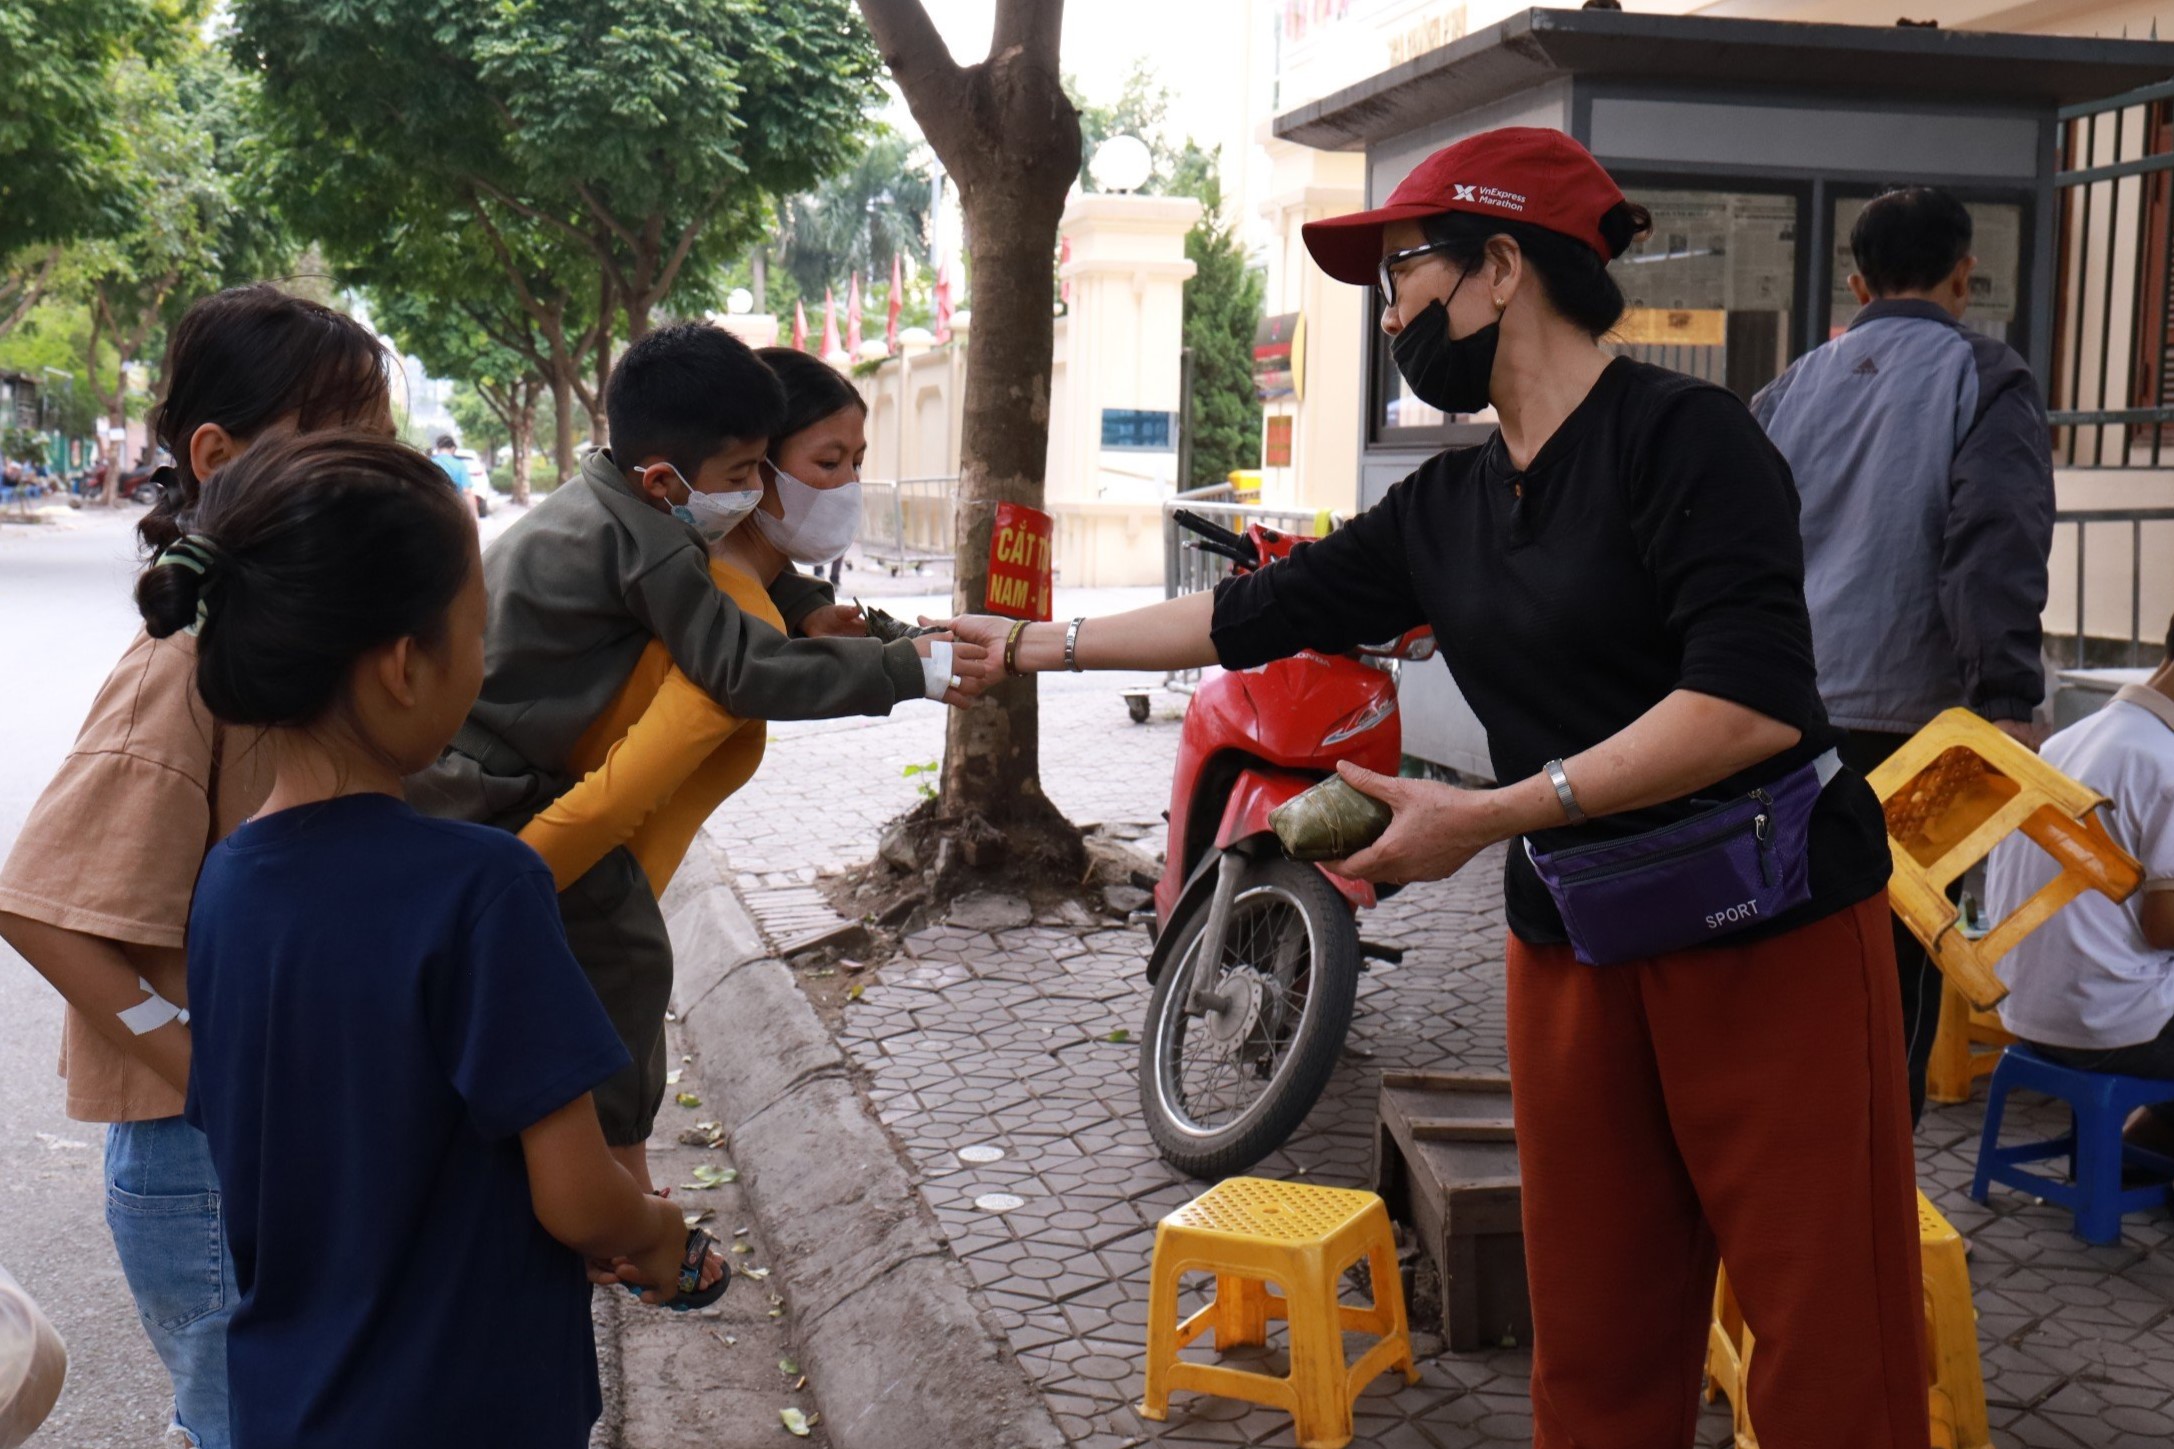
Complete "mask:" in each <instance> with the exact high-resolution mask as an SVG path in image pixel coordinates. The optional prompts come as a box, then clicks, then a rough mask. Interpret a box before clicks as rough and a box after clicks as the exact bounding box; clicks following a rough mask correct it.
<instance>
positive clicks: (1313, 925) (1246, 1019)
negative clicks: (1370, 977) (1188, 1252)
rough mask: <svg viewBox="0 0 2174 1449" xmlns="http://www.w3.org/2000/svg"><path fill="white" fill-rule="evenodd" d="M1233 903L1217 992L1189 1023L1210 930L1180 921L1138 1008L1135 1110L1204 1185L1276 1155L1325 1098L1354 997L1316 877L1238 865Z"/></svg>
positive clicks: (1339, 906) (1340, 919)
mask: <svg viewBox="0 0 2174 1449" xmlns="http://www.w3.org/2000/svg"><path fill="white" fill-rule="evenodd" d="M1243 869H1244V872H1245V873H1244V875H1243V876H1242V877H1241V878H1240V880H1239V882H1238V889H1237V893H1236V895H1235V897H1234V898H1233V899H1232V902H1231V911H1230V925H1229V927H1228V929H1227V930H1226V931H1225V932H1224V936H1223V951H1222V960H1221V962H1220V963H1218V972H1217V977H1216V984H1215V988H1214V989H1215V991H1216V993H1217V995H1218V996H1219V997H1220V998H1221V999H1222V1002H1223V1005H1222V1006H1221V1007H1219V1008H1218V1009H1216V1010H1212V1011H1208V1012H1206V1013H1203V1014H1201V1015H1197V1016H1196V1015H1192V1014H1189V1013H1188V1012H1187V1011H1186V1009H1185V1007H1186V998H1187V996H1188V995H1189V991H1188V983H1189V982H1190V981H1191V980H1192V977H1193V970H1194V966H1195V963H1196V960H1197V958H1198V956H1199V953H1200V948H1201V936H1202V935H1203V934H1204V933H1205V931H1206V929H1207V924H1208V902H1207V899H1206V898H1205V897H1202V898H1201V899H1200V900H1198V901H1197V902H1196V903H1195V904H1194V906H1193V908H1192V909H1191V910H1190V912H1189V913H1188V914H1187V915H1186V916H1185V917H1184V918H1182V919H1180V920H1177V921H1174V922H1172V923H1171V929H1172V930H1173V931H1175V932H1177V933H1178V934H1177V939H1176V940H1175V942H1174V943H1173V949H1172V951H1171V953H1170V957H1169V961H1168V964H1166V965H1165V966H1164V968H1163V973H1162V976H1161V977H1160V979H1158V980H1157V981H1156V983H1155V992H1154V995H1153V996H1152V997H1150V998H1149V1000H1148V1007H1147V1025H1146V1027H1145V1029H1144V1030H1143V1031H1142V1033H1141V1037H1140V1107H1141V1111H1142V1113H1143V1114H1144V1115H1145V1116H1146V1118H1147V1130H1148V1133H1149V1135H1150V1136H1152V1137H1153V1138H1154V1139H1155V1146H1156V1147H1157V1148H1158V1149H1160V1150H1161V1152H1162V1155H1163V1158H1164V1160H1166V1161H1167V1162H1169V1163H1170V1165H1171V1166H1173V1167H1176V1168H1179V1169H1180V1170H1182V1171H1184V1172H1187V1173H1190V1174H1192V1175H1193V1176H1194V1177H1201V1178H1222V1177H1228V1176H1230V1175H1231V1174H1233V1173H1238V1172H1243V1171H1244V1170H1245V1169H1247V1168H1249V1167H1251V1166H1252V1165H1253V1164H1254V1163H1256V1162H1258V1161H1260V1160H1261V1159H1262V1158H1263V1157H1266V1156H1267V1155H1268V1154H1269V1153H1271V1152H1273V1151H1275V1150H1276V1149H1277V1148H1278V1147H1280V1146H1282V1145H1283V1143H1284V1141H1285V1140H1286V1139H1287V1138H1289V1137H1290V1135H1291V1134H1292V1133H1293V1132H1296V1131H1297V1130H1298V1127H1299V1124H1300V1123H1301V1122H1303V1121H1305V1120H1306V1114H1307V1113H1308V1112H1310V1111H1312V1110H1313V1105H1314V1103H1315V1101H1317V1100H1318V1099H1319V1098H1320V1096H1321V1090H1322V1088H1324V1087H1325V1086H1327V1085H1328V1080H1329V1073H1330V1072H1332V1071H1333V1070H1335V1067H1336V1057H1337V1054H1338V1053H1339V1052H1340V1051H1341V1050H1342V1049H1343V1044H1344V1033H1345V1032H1346V1031H1348V1030H1349V1029H1350V1026H1351V1003H1352V999H1353V997H1354V996H1355V995H1356V994H1357V992H1358V985H1359V933H1358V928H1357V926H1356V925H1355V924H1354V923H1353V921H1352V915H1351V907H1350V906H1349V905H1347V904H1346V903H1345V901H1344V898H1343V897H1342V896H1341V895H1339V894H1337V891H1336V888H1335V887H1334V886H1332V885H1330V884H1329V883H1328V881H1327V880H1326V879H1325V878H1324V877H1323V876H1322V874H1321V872H1320V871H1319V870H1317V869H1315V868H1314V867H1313V866H1310V865H1304V864H1300V863H1299V862H1296V861H1291V860H1285V859H1282V858H1280V857H1279V858H1272V859H1267V860H1253V861H1248V862H1247V863H1246V864H1245V866H1244V867H1243Z"/></svg>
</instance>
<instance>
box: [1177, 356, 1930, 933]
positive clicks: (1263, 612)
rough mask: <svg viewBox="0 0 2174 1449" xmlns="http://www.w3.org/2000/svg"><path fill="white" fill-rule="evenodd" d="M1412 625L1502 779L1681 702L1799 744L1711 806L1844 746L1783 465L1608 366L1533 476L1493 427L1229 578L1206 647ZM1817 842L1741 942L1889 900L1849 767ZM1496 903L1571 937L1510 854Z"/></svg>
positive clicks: (1877, 827) (1884, 868)
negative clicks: (1801, 880)
mask: <svg viewBox="0 0 2174 1449" xmlns="http://www.w3.org/2000/svg"><path fill="white" fill-rule="evenodd" d="M1420 624H1428V625H1431V626H1432V627H1433V629H1434V631H1435V634H1436V637H1437V639H1438V640H1439V643H1440V648H1441V652H1442V657H1443V658H1444V660H1445V661H1446V662H1447V663H1448V665H1449V668H1450V672H1451V674H1452V675H1454V676H1455V678H1456V681H1457V685H1458V688H1459V689H1461V690H1462V691H1463V693H1464V696H1465V698H1466V700H1467V701H1468V702H1470V704H1471V706H1472V709H1473V711H1474V713H1476V714H1477V715H1478V716H1479V719H1480V723H1481V724H1482V725H1484V726H1485V727H1486V730H1487V739H1488V748H1489V751H1490V752H1491V754H1492V756H1493V758H1494V765H1495V772H1496V774H1497V775H1498V776H1499V777H1500V778H1501V779H1502V780H1504V781H1512V780H1521V779H1523V778H1525V777H1526V776H1528V775H1531V774H1534V773H1535V772H1537V771H1539V770H1541V769H1542V768H1543V767H1544V766H1545V765H1546V762H1547V761H1548V760H1550V759H1555V758H1558V757H1567V756H1571V755H1575V754H1577V753H1578V752H1579V751H1581V750H1585V749H1588V748H1590V747H1591V746H1593V745H1596V744H1599V743H1600V742H1601V741H1603V740H1605V739H1607V738H1608V737H1609V736H1611V735H1614V734H1616V733H1617V732H1618V731H1620V730H1622V729H1623V728H1625V727H1626V726H1628V725H1629V724H1630V723H1631V722H1632V721H1634V720H1636V719H1637V718H1638V717H1639V716H1640V715H1642V714H1644V713H1645V712H1646V711H1648V710H1650V709H1651V708H1653V706H1654V705H1656V704H1658V703H1660V701H1661V700H1662V699H1663V698H1664V697H1666V696H1667V695H1669V694H1670V693H1672V692H1674V691H1676V690H1679V689H1681V690H1692V691H1695V692H1697V693H1700V694H1707V695H1712V696H1715V697H1717V698H1720V699H1725V700H1729V701H1732V702H1733V703H1736V704H1740V705H1743V706H1744V707H1746V708H1748V709H1753V710H1756V711H1758V712H1759V713H1761V714H1764V715H1768V716H1770V717H1772V718H1774V719H1777V720H1780V721H1782V722H1783V723H1785V724H1788V725H1791V726H1793V727H1795V728H1796V729H1797V730H1799V731H1801V732H1802V734H1803V738H1802V740H1801V741H1800V742H1799V743H1798V744H1797V745H1796V746H1795V747H1793V748H1792V749H1790V750H1788V751H1786V752H1785V753H1783V754H1781V755H1778V756H1776V757H1774V758H1773V759H1771V760H1768V761H1766V762H1764V763H1762V764H1760V765H1757V766H1754V767H1753V768H1751V769H1749V770H1746V771H1744V772H1742V773H1741V774H1739V775H1736V776H1732V777H1731V778H1729V779H1726V780H1722V781H1719V782H1717V783H1716V784H1714V785H1713V786H1711V787H1709V788H1708V789H1705V790H1702V791H1699V792H1698V794H1697V797H1696V800H1697V801H1698V802H1706V801H1711V800H1718V799H1726V798H1728V797H1730V796H1733V795H1736V794H1740V793H1742V792H1743V791H1745V790H1748V789H1750V788H1752V787H1753V786H1755V785H1758V784H1762V783H1765V782H1767V781H1769V780H1772V779H1774V778H1776V777H1777V776H1779V775H1781V774H1783V773H1786V772H1787V771H1788V770H1790V769H1793V768H1795V767H1796V766H1798V765H1800V764H1803V763H1804V762H1805V761H1807V760H1810V759H1812V758H1813V757H1815V756H1816V755H1818V754H1820V753H1821V752H1823V751H1825V750H1826V749H1828V748H1830V747H1831V746H1833V745H1834V744H1835V743H1836V742H1837V741H1838V740H1839V739H1840V738H1841V731H1839V730H1837V729H1836V728H1835V727H1834V726H1833V725H1831V724H1829V723H1828V720H1827V714H1826V710H1825V708H1824V707H1823V706H1822V705H1821V703H1820V699H1819V690H1818V682H1817V674H1816V671H1815V669H1814V667H1813V660H1812V635H1811V625H1810V622H1809V620H1808V618H1807V617H1806V614H1805V608H1804V554H1803V547H1802V545H1801V543H1800V541H1799V538H1798V534H1797V499H1796V490H1795V487H1794V485H1793V484H1792V483H1791V481H1790V477H1789V468H1788V464H1786V463H1785V462H1783V461H1782V458H1781V455H1780V454H1779V453H1777V452H1776V451H1775V450H1774V448H1773V446H1772V444H1770V443H1769V442H1768V441H1767V439H1766V436H1765V435H1764V434H1763V433H1762V432H1761V431H1760V429H1759V426H1758V424H1757V423H1756V422H1754V421H1753V420H1752V417H1751V415H1750V414H1749V413H1748V412H1747V411H1745V409H1744V406H1743V404H1742V403H1740V402H1738V401H1737V399H1736V398H1735V397H1733V396H1732V395H1730V394H1729V393H1727V392H1725V391H1723V390H1722V389H1720V388H1717V387H1713V386H1711V385H1709V384H1706V383H1702V382H1698V381H1696V380H1694V379H1692V378H1688V377H1684V376H1682V375H1680V374H1677V373H1673V372H1668V371H1665V370H1663V369H1660V368H1656V367H1649V366H1646V365H1644V364H1641V363H1637V362H1632V361H1629V360H1627V359H1618V360H1617V361H1615V362H1613V363H1611V364H1610V365H1609V366H1608V368H1607V370H1606V371H1605V372H1603V373H1602V374H1601V377H1600V379H1599V381H1598V382H1597V383H1595V384H1594V386H1593V389H1592V391H1591V393H1590V394H1588V395H1587V397H1586V398H1585V400H1584V401H1583V402H1582V403H1581V404H1579V406H1578V407H1577V408H1576V409H1575V410H1573V411H1572V413H1571V414H1570V416H1569V417H1568V418H1566V419H1565V420H1564V422H1563V424H1562V426H1561V427H1560V428H1559V429H1557V431H1556V433H1555V435H1554V436H1553V437H1551V438H1550V439H1549V440H1548V441H1547V444H1546V445H1545V446H1544V447H1543V448H1541V450H1540V453H1539V455H1538V456H1537V457H1535V458H1534V459H1533V460H1532V466H1531V467H1529V468H1527V469H1525V470H1524V471H1523V472H1519V471H1518V470H1517V469H1516V468H1515V467H1514V466H1513V465H1512V464H1511V462H1510V458H1509V453H1508V450H1507V449H1506V448H1505V447H1504V446H1503V443H1502V440H1501V438H1500V436H1499V435H1498V436H1497V437H1495V438H1494V439H1492V440H1491V441H1489V442H1487V443H1485V444H1483V445H1481V446H1480V447H1477V448H1469V449H1460V450H1456V451H1452V452H1446V453H1442V454H1439V455H1437V456H1436V457H1434V458H1431V459H1429V460H1428V461H1427V462H1426V463H1425V464H1424V465H1423V466H1422V467H1421V468H1420V469H1419V471H1418V472H1416V473H1414V474H1413V475H1412V476H1411V477H1409V478H1406V479H1405V480H1404V481H1402V482H1401V483H1398V484H1397V485H1396V486H1395V487H1393V488H1391V489H1390V490H1389V493H1388V495H1387V496H1386V497H1385V498H1383V499H1382V501H1381V502H1380V503H1378V504H1376V505H1375V506H1374V507H1373V508H1371V509H1368V510H1367V511H1366V512H1364V513H1362V514H1360V515H1359V516H1358V517H1357V518H1355V519H1353V520H1352V521H1351V522H1350V523H1349V524H1347V525H1346V526H1345V527H1343V528H1340V529H1338V530H1337V531H1336V532H1335V533H1333V534H1331V535H1330V536H1329V537H1327V538H1325V539H1322V540H1321V541H1319V542H1317V543H1313V544H1310V545H1308V546H1306V547H1304V548H1301V549H1299V550H1297V551H1296V552H1295V553H1293V554H1292V556H1291V557H1290V558H1288V559H1286V560H1284V561H1282V562H1279V563H1276V564H1274V565H1272V566H1270V567H1268V568H1266V569H1262V570H1260V571H1259V572H1257V573H1253V574H1250V575H1245V576H1243V577H1239V578H1233V579H1231V580H1229V581H1227V582H1225V583H1224V584H1223V585H1222V587H1221V588H1220V589H1219V590H1218V591H1217V595H1216V603H1215V623H1214V636H1213V637H1214V641H1215V646H1216V651H1217V654H1218V655H1219V656H1220V658H1221V660H1222V663H1223V664H1224V666H1225V667H1226V668H1233V669H1236V668H1245V667H1248V666H1251V665H1255V664H1260V663H1263V662H1265V661H1267V660H1269V659H1274V658H1279V657H1282V656H1284V655H1287V654H1290V653H1293V652H1295V651H1297V650H1298V649H1301V648H1310V649H1317V650H1323V651H1338V650H1344V649H1348V648H1351V647H1352V646H1354V645H1356V644H1358V643H1361V642H1364V641H1371V640H1378V639H1386V638H1393V637H1394V636H1396V635H1398V634H1400V633H1402V632H1404V631H1405V630H1407V629H1410V628H1413V627H1415V626H1417V625H1420ZM1696 808H1697V805H1695V804H1694V803H1693V801H1692V800H1680V801H1676V802H1673V803H1671V804H1668V805H1661V806H1655V807H1652V808H1650V809H1645V810H1637V811H1631V812H1627V813H1625V814H1621V815H1615V816H1610V817H1607V818H1605V819H1597V820H1594V821H1592V822H1590V823H1588V824H1587V825H1584V826H1582V827H1578V828H1576V829H1569V828H1563V829H1557V830H1548V831H1542V832H1539V833H1538V834H1537V835H1535V836H1534V837H1533V843H1534V845H1535V846H1536V847H1538V848H1540V849H1542V850H1549V849H1556V848H1560V847H1562V846H1566V845H1571V844H1583V843H1590V842H1592V841H1596V840H1601V839H1607V838H1615V837H1620V836H1624V835H1630V834H1634V833H1636V832H1638V831H1642V830H1649V829H1652V828H1654V827H1656V826H1659V825H1663V824H1667V823H1670V822H1672V821H1675V820H1679V819H1682V818H1683V817H1684V816H1686V815H1688V814H1690V813H1691V812H1692V811H1693V810H1694V809H1696ZM1809 848H1810V856H1811V871H1812V899H1811V901H1810V902H1809V903H1807V904H1806V905H1804V906H1802V907H1800V908H1798V909H1797V910H1795V911H1792V912H1788V913H1786V914H1784V915H1781V916H1778V917H1776V918H1775V920H1774V921H1773V922H1771V923H1770V924H1768V925H1766V926H1765V927H1763V928H1760V929H1758V930H1756V931H1748V932H1743V933H1739V934H1737V935H1733V936H1731V937H1730V940H1731V942H1732V943H1741V942H1743V941H1745V940H1748V939H1752V938H1754V937H1755V936H1759V935H1773V934H1779V933H1780V932H1782V931H1786V930H1789V929H1793V928H1794V927H1795V926H1798V925H1801V924H1803V923H1805V922H1807V921H1810V920H1816V919H1818V918H1819V917H1821V916H1824V915H1827V914H1829V913H1831V912H1833V911H1836V910H1839V909H1841V908H1842V907H1844V906H1848V905H1853V904H1855V903H1856V902H1858V901H1861V900H1863V899H1865V898H1866V897H1868V896H1870V895H1872V894H1873V893H1874V892H1876V891H1878V890H1880V889H1882V888H1883V887H1884V886H1885V884H1886V881H1887V875H1888V870H1889V859H1888V852H1887V844H1886V833H1885V827H1884V825H1883V823H1882V821H1881V817H1880V810H1879V802H1878V801H1877V800H1876V799H1875V798H1874V797H1873V795H1872V792H1871V790H1870V788H1869V787H1867V786H1866V785H1865V784H1864V782H1863V781H1862V780H1861V779H1860V778H1858V777H1857V776H1856V775H1854V774H1852V773H1849V772H1847V771H1845V772H1843V773H1842V774H1841V775H1840V776H1838V777H1836V779H1835V780H1834V781H1833V782H1832V783H1831V784H1830V785H1829V786H1828V788H1827V790H1826V791H1825V792H1824V794H1823V795H1822V796H1821V798H1820V802H1819V805H1818V807H1817V809H1816V811H1815V813H1814V816H1813V821H1812V833H1811V840H1810V847H1809ZM1504 889H1505V893H1506V895H1507V897H1508V907H1509V921H1510V927H1511V929H1512V930H1514V931H1515V932H1516V933H1517V934H1518V936H1519V937H1521V938H1522V939H1524V940H1526V941H1529V942H1532V943H1534V944H1556V943H1560V942H1562V941H1563V940H1564V939H1565V937H1564V934H1563V926H1562V918H1561V916H1560V915H1559V914H1558V913H1557V911H1556V909H1555V904H1554V901H1553V900H1552V899H1550V897H1549V896H1548V893H1547V888H1546V887H1545V886H1544V885H1542V884H1541V882H1540V879H1539V877H1538V875H1537V874H1536V873H1535V872H1534V871H1533V869H1532V866H1531V863H1530V862H1529V861H1528V860H1527V859H1526V858H1525V855H1524V852H1523V851H1522V850H1520V849H1517V848H1514V847H1513V849H1512V850H1511V852H1510V859H1509V865H1508V869H1507V872H1506V880H1505V884H1504Z"/></svg>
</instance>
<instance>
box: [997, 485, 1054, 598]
mask: <svg viewBox="0 0 2174 1449" xmlns="http://www.w3.org/2000/svg"><path fill="white" fill-rule="evenodd" d="M1051 530H1052V523H1051V520H1050V517H1049V515H1048V514H1046V513H1043V512H1042V511H1040V510H1039V509H1034V508H1028V507H1027V506H1025V505H1024V504H1020V503H999V504H998V505H997V506H996V523H995V525H994V526H993V527H992V528H990V530H989V598H988V606H987V607H988V610H989V612H990V613H992V614H1002V615H1004V616H1005V617H1006V618H1008V619H1038V620H1040V619H1047V618H1049V617H1050V602H1049V574H1050V568H1049V565H1050V535H1051Z"/></svg>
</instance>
